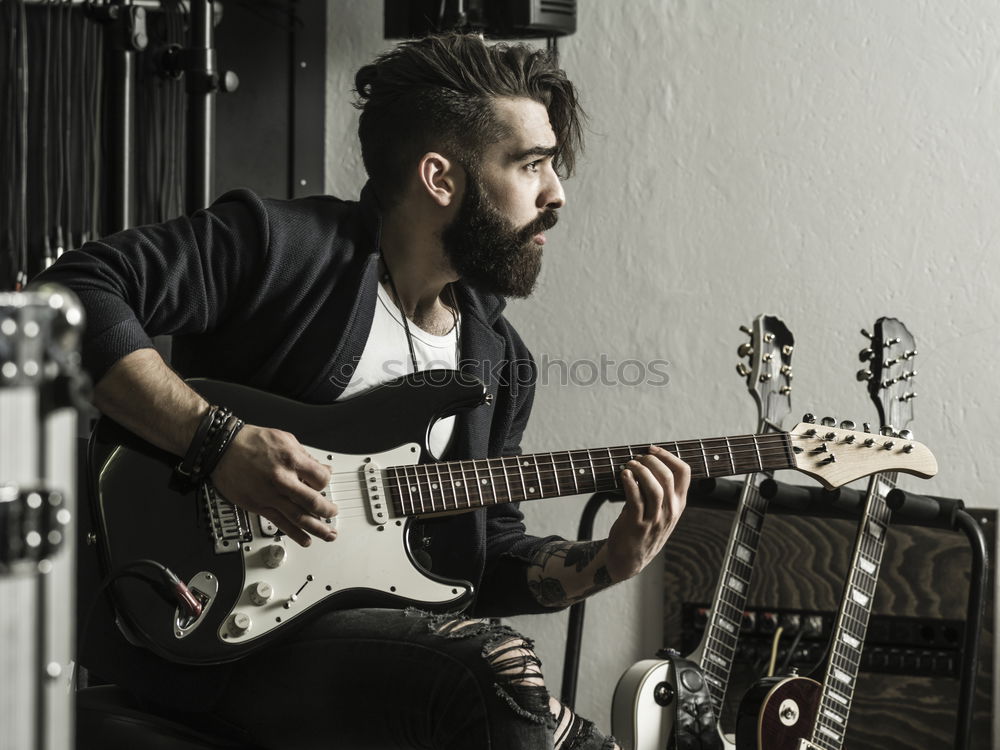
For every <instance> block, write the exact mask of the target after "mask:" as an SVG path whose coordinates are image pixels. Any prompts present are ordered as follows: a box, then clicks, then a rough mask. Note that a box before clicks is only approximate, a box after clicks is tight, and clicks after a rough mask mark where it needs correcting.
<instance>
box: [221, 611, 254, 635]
mask: <svg viewBox="0 0 1000 750" xmlns="http://www.w3.org/2000/svg"><path fill="white" fill-rule="evenodd" d="M251 627H253V620H251V619H250V615H248V614H246V613H245V612H233V613H232V614H231V615H229V619H228V620H226V630H228V631H229V634H230V635H231V636H233V637H234V638H238V637H239V636H241V635H245V634H246V633H248V632H250V628H251Z"/></svg>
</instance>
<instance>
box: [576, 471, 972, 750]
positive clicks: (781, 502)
mask: <svg viewBox="0 0 1000 750" xmlns="http://www.w3.org/2000/svg"><path fill="white" fill-rule="evenodd" d="M742 488H743V483H742V482H736V481H732V480H726V479H719V480H716V479H702V480H698V481H696V482H694V483H692V485H691V489H690V490H689V491H688V507H694V508H714V509H717V510H718V509H725V510H732V509H733V508H732V505H733V503H735V502H736V501H737V500H738V499H739V497H740V493H741V491H742ZM760 494H761V496H762V497H765V498H767V499H768V500H769V501H771V504H770V505H769V507H768V513H776V514H779V515H809V516H817V517H824V518H852V517H857V516H858V515H859V514H860V512H861V510H862V509H863V507H864V500H865V493H863V492H859V491H857V490H852V489H849V488H846V487H842V488H840V489H837V490H832V491H828V490H824V489H823V488H822V487H819V486H809V487H804V486H799V485H791V484H785V483H783V482H777V481H775V480H774V479H767V480H765V481H764V482H762V483H761V486H760ZM623 499H624V498H623V496H622V495H621V494H620V493H612V492H599V493H597V494H595V495H593V496H591V498H590V500H588V501H587V505H586V506H585V507H584V509H583V513H582V515H581V518H580V529H579V535H578V538H579V539H580V540H581V541H585V540H590V539H592V538H593V534H594V518H595V517H596V516H597V511H598V509H599V508H600V507H601V506H602V505H603V504H604V503H605V502H609V501H617V502H621V501H622V500H623ZM886 504H887V505H888V506H889V508H890V509H891V510H892V523H893V525H907V526H923V527H928V528H938V529H946V530H950V531H961V532H962V533H964V534H965V535H966V537H967V538H968V540H969V547H970V549H971V552H972V569H971V574H970V578H969V597H968V603H967V606H966V617H965V635H964V640H963V646H964V648H963V651H962V658H961V676H960V683H959V695H958V712H957V716H956V726H955V746H954V747H955V750H969V747H970V742H971V738H972V713H973V711H972V709H973V698H974V695H975V685H976V674H977V671H978V668H979V660H978V658H977V656H978V651H979V634H980V632H981V631H982V627H983V611H984V609H983V608H984V603H985V601H986V585H987V572H988V570H989V552H988V551H987V546H986V535H985V534H984V533H983V530H982V528H980V526H979V524H978V523H976V520H975V518H973V517H972V516H971V515H970V514H969V513H968V512H967V511H966V510H965V503H964V502H963V501H962V500H958V499H953V498H945V497H932V496H925V495H917V494H914V493H911V492H905V491H904V490H901V489H898V488H897V489H894V490H892V491H891V492H889V494H888V495H887V496H886ZM585 611H586V610H585V603H584V602H578V603H577V604H574V605H573V606H572V607H570V614H569V626H568V628H567V637H566V654H565V660H564V662H563V680H562V695H561V700H562V702H563V703H564V704H566V705H567V706H569V707H570V708H572V707H573V703H574V702H575V701H576V686H577V677H578V675H579V670H580V644H581V642H582V639H583V618H584V614H585Z"/></svg>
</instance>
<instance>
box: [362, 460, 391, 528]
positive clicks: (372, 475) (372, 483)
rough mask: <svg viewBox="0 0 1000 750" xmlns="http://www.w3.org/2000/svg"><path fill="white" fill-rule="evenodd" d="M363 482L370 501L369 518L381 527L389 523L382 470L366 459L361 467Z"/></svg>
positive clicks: (387, 497) (366, 497)
mask: <svg viewBox="0 0 1000 750" xmlns="http://www.w3.org/2000/svg"><path fill="white" fill-rule="evenodd" d="M361 482H362V486H363V487H364V494H365V499H366V500H367V501H368V503H367V504H368V517H369V518H370V519H371V522H372V523H374V524H376V525H379V526H381V525H382V524H385V523H388V522H389V511H388V507H389V506H388V503H387V501H388V499H389V495H388V494H387V493H386V489H385V482H384V476H383V474H382V469H381V468H380V467H379V465H378V464H376V463H375V462H374V461H372V459H371V457H370V456H369V457H366V458H365V460H364V463H363V464H362V465H361Z"/></svg>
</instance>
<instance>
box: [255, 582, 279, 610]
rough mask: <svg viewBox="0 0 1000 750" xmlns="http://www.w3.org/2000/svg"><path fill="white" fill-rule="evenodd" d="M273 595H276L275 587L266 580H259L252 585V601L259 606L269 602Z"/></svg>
mask: <svg viewBox="0 0 1000 750" xmlns="http://www.w3.org/2000/svg"><path fill="white" fill-rule="evenodd" d="M272 596H274V589H273V588H272V586H271V584H269V583H267V582H266V581H257V583H255V584H254V585H253V586H251V587H250V601H252V602H253V603H254V604H256V605H257V606H258V607H262V606H264V605H265V604H267V603H268V602H269V601H270V600H271V597H272Z"/></svg>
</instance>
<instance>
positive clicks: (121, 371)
mask: <svg viewBox="0 0 1000 750" xmlns="http://www.w3.org/2000/svg"><path fill="white" fill-rule="evenodd" d="M94 402H95V404H96V406H97V408H99V409H100V410H101V411H102V412H103V413H104V414H107V415H108V416H109V417H111V418H112V419H114V420H115V421H116V422H118V423H119V424H121V425H122V426H124V427H126V428H127V429H128V430H130V431H131V432H133V433H135V434H136V435H138V436H139V437H141V438H142V439H144V440H146V441H147V442H149V443H152V444H153V445H155V446H157V447H158V448H162V449H163V450H166V451H168V452H170V453H173V454H174V455H176V456H184V455H185V454H186V453H187V452H188V450H189V448H190V445H191V442H192V440H193V439H194V437H195V434H196V432H197V430H198V426H199V424H200V423H201V421H202V419H203V418H204V416H205V414H206V412H207V411H208V410H209V408H210V407H209V404H208V402H207V401H205V399H203V398H202V397H201V396H200V395H199V394H198V393H196V392H195V391H194V390H192V389H191V388H190V387H189V386H188V385H187V384H186V383H185V382H184V381H183V380H181V378H180V377H179V376H178V375H177V373H175V372H174V371H173V370H171V369H170V367H169V366H168V365H167V364H166V362H164V361H163V358H162V357H160V355H159V353H158V352H157V351H156V350H155V349H138V350H136V351H134V352H132V353H130V354H128V355H126V356H125V357H122V359H120V360H119V361H118V362H116V363H115V364H114V365H113V366H112V367H111V368H110V369H109V370H108V371H107V373H105V375H104V376H103V377H102V378H101V379H100V380H99V381H98V383H97V386H96V387H95V388H94ZM237 416H239V415H237ZM209 476H210V477H211V479H212V482H213V484H214V485H215V487H216V489H218V490H219V492H220V493H222V496H223V497H225V498H226V499H227V500H229V501H230V502H231V503H233V504H234V505H238V506H239V507H241V508H243V509H245V510H248V511H251V512H253V513H259V514H260V515H262V516H264V518H267V519H268V520H270V521H271V522H272V523H274V525H275V526H277V527H278V528H279V529H280V530H281V531H282V532H283V533H285V534H287V535H288V536H289V537H290V538H291V539H292V540H293V541H295V542H297V543H298V544H301V545H302V546H307V545H308V544H309V543H310V541H311V537H310V535H312V536H316V537H318V538H320V539H323V540H324V541H331V540H332V539H334V538H335V537H336V531H335V530H334V529H331V528H330V527H329V526H327V525H326V524H325V523H324V522H323V521H322V520H321V519H323V518H330V517H332V516H334V515H336V514H337V506H336V504H335V503H332V502H330V500H328V499H327V498H326V497H324V496H323V495H322V494H321V492H324V491H326V487H327V484H328V483H329V481H330V470H329V468H328V467H326V466H323V465H322V464H321V463H319V462H318V461H317V460H316V459H314V458H313V457H312V456H311V455H309V453H308V452H307V451H306V449H305V448H303V447H302V445H301V444H300V443H299V441H298V440H296V438H295V437H294V436H293V435H290V434H289V433H287V432H284V431H282V430H274V429H270V428H267V427H258V426H256V425H250V424H248V425H245V426H243V428H242V429H241V430H239V432H238V433H236V435H235V436H234V437H233V439H232V442H231V443H230V444H229V445H228V447H227V448H226V449H225V452H224V453H223V454H222V457H221V458H220V459H219V463H218V464H217V465H216V467H215V469H214V470H213V471H212V472H211V473H210V474H209Z"/></svg>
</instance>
